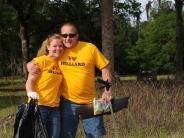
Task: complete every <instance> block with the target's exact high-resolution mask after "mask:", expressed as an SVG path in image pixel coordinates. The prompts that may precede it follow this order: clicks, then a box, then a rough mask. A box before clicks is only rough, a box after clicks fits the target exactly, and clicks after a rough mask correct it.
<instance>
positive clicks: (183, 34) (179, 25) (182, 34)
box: [175, 0, 184, 80]
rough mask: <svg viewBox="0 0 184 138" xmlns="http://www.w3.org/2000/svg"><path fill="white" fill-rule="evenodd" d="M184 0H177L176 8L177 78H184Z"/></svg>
mask: <svg viewBox="0 0 184 138" xmlns="http://www.w3.org/2000/svg"><path fill="white" fill-rule="evenodd" d="M182 7H183V0H175V8H176V79H177V80H182V79H183V78H184V72H183V46H184V39H183V38H184V27H183V17H182Z"/></svg>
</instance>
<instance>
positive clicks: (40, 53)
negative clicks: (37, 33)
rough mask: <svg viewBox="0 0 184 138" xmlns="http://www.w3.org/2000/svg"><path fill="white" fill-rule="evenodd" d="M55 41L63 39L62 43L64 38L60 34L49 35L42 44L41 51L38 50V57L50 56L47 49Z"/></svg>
mask: <svg viewBox="0 0 184 138" xmlns="http://www.w3.org/2000/svg"><path fill="white" fill-rule="evenodd" d="M54 39H61V41H62V37H61V35H60V34H52V35H49V36H48V37H47V38H46V39H45V40H44V41H43V42H42V45H41V47H40V49H39V50H38V53H37V57H39V56H43V55H48V53H49V51H48V49H47V47H48V46H49V45H50V43H51V41H53V40H54Z"/></svg>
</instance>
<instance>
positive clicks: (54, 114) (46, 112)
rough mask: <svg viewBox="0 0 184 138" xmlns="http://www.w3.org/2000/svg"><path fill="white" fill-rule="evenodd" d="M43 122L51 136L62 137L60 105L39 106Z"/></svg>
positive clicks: (53, 137)
mask: <svg viewBox="0 0 184 138" xmlns="http://www.w3.org/2000/svg"><path fill="white" fill-rule="evenodd" d="M39 108H40V112H41V117H42V119H43V123H44V124H45V126H46V129H47V133H48V136H49V138H60V127H61V121H60V118H61V117H60V110H59V107H47V106H39Z"/></svg>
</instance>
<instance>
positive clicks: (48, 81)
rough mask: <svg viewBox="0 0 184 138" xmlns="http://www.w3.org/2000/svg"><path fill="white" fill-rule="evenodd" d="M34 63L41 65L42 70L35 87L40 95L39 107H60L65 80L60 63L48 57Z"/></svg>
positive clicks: (38, 59) (41, 57)
mask: <svg viewBox="0 0 184 138" xmlns="http://www.w3.org/2000/svg"><path fill="white" fill-rule="evenodd" d="M33 61H34V62H36V63H38V64H39V67H40V70H41V74H40V77H39V78H38V80H37V82H36V85H35V90H36V92H38V94H39V99H38V105H43V106H49V107H58V106H59V102H60V86H61V81H62V78H63V76H62V73H61V71H60V68H59V66H58V61H54V60H52V59H51V58H50V57H48V56H46V55H44V56H40V57H36V58H34V59H33Z"/></svg>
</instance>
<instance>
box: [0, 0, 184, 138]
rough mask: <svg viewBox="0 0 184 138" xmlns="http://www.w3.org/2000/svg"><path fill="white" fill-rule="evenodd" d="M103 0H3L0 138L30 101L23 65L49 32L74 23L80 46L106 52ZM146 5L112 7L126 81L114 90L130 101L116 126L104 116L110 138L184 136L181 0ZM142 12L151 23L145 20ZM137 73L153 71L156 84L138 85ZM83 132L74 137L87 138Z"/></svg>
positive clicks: (132, 0) (131, 2)
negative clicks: (85, 43) (178, 79)
mask: <svg viewBox="0 0 184 138" xmlns="http://www.w3.org/2000/svg"><path fill="white" fill-rule="evenodd" d="M101 2H102V0H77V1H76V0H29V1H28V0H24V1H22V0H0V59H1V60H0V77H1V79H0V138H1V137H2V138H10V137H12V134H13V123H14V117H15V114H16V111H17V106H18V105H19V104H21V103H23V102H25V101H26V96H25V88H24V81H25V76H24V73H25V72H24V69H25V68H24V67H25V64H26V62H27V61H29V60H31V59H32V58H33V57H35V56H36V53H37V50H38V48H39V47H40V44H41V42H42V41H43V40H44V39H45V38H47V36H48V35H49V34H51V33H55V32H59V30H60V26H61V25H62V23H64V22H66V21H72V22H74V23H75V24H76V25H77V26H78V28H79V33H80V40H83V41H88V42H92V43H94V44H96V45H97V46H98V48H99V49H100V50H102V35H103V34H102V33H101V31H102V26H103V25H102V23H101V20H102V19H101V13H102V8H101V7H102V4H101ZM149 2H151V3H149ZM149 4H151V5H149ZM146 7H147V8H146ZM146 7H141V4H140V3H139V2H137V1H136V0H124V1H120V0H114V1H113V50H114V57H113V58H114V70H115V71H116V72H117V73H118V74H119V75H121V76H123V79H122V78H121V80H120V81H117V83H115V84H114V85H113V91H114V95H115V97H121V96H130V101H129V102H130V103H129V106H128V108H127V109H124V110H122V111H120V112H118V113H116V114H115V120H116V128H113V122H112V118H111V116H105V125H106V128H107V132H108V135H107V137H108V138H113V137H114V136H115V133H116V134H117V135H118V136H119V137H120V138H121V137H122V138H148V137H153V138H158V137H159V138H182V137H184V133H183V129H184V117H183V112H184V88H183V84H182V81H181V82H176V81H175V80H174V78H175V76H176V74H177V70H178V69H179V76H182V75H180V73H181V74H182V72H183V47H184V42H183V41H184V39H183V35H182V32H184V29H183V22H182V21H183V18H182V17H183V11H182V7H183V0H175V1H174V2H172V3H171V2H170V1H169V0H153V1H148V3H147V4H146ZM178 7H179V8H178ZM145 10H146V11H147V13H148V15H147V16H148V18H147V20H145V21H141V20H140V14H141V13H142V12H143V11H145ZM180 10H181V16H179V15H180V14H178V13H180ZM178 11H179V12H178ZM178 19H180V20H178ZM24 29H25V30H24ZM23 40H26V43H24V42H25V41H23ZM177 61H179V62H177ZM178 63H179V64H178ZM140 70H152V71H154V72H156V73H157V74H158V75H157V81H149V78H146V81H137V74H138V73H139V72H140ZM130 74H131V75H134V76H133V77H132V76H131V77H130V76H129V75H130ZM160 74H165V75H166V77H165V76H164V77H165V79H167V80H164V81H163V80H162V79H161V78H163V77H162V76H160ZM170 74H174V75H170ZM17 76H19V77H17ZM124 76H126V77H124ZM130 78H131V81H130ZM79 128H80V129H79V130H78V134H77V137H79V138H81V137H84V133H83V129H82V126H80V127H79Z"/></svg>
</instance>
